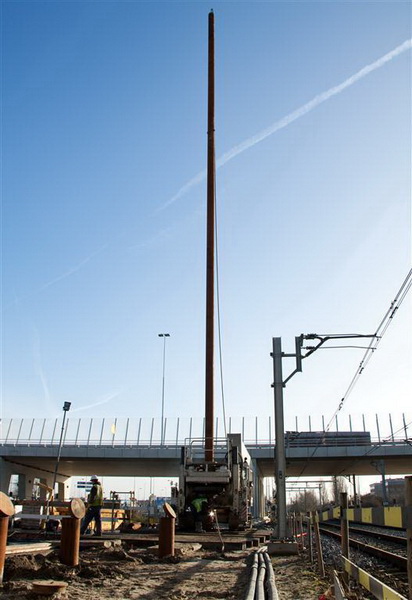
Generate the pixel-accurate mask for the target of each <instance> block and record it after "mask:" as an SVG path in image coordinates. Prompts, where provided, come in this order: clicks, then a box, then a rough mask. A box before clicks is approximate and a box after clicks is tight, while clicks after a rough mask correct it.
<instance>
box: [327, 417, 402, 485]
mask: <svg viewBox="0 0 412 600" xmlns="http://www.w3.org/2000/svg"><path fill="white" fill-rule="evenodd" d="M410 425H412V421H409V423H404V425H403V426H402V427H399V429H397V430H396V431H394V432H393V433H391V434H390V435H388V436H386V438H384V439H383V440H380V441H379V443H378V444H373V445H372V446H371V447H370V448H369V450H367V451H366V452H364V454H362V455H361V456H358V457H357V458H355V459H354V460H353V462H352V463H351V464H350V466H352V465H354V464H355V463H357V462H359V461H360V460H361V459H362V458H364V457H365V456H368V454H370V453H371V452H373V451H374V450H375V449H376V448H379V446H380V445H381V444H385V443H386V442H390V441H391V439H393V437H394V436H395V435H396V434H397V433H399V432H400V431H402V430H403V431H405V434H406V431H407V429H408V427H410ZM403 441H405V442H406V443H407V444H410V443H411V441H410V440H409V438H408V437H406V435H405V440H403ZM344 470H346V469H342V471H340V473H339V475H342V473H343V471H344Z"/></svg>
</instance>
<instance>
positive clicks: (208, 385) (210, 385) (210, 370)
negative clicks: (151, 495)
mask: <svg viewBox="0 0 412 600" xmlns="http://www.w3.org/2000/svg"><path fill="white" fill-rule="evenodd" d="M208 50H209V51H208V109H207V246H206V377H205V460H206V461H213V459H214V426H213V422H214V301H215V194H216V159H215V15H214V14H213V11H210V13H209V49H208Z"/></svg>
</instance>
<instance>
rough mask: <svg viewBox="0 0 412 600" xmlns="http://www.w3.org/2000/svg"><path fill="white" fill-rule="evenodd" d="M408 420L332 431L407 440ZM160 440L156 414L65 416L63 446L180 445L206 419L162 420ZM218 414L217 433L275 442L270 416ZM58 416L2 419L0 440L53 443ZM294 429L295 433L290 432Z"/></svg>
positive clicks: (362, 422) (310, 425)
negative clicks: (53, 417)
mask: <svg viewBox="0 0 412 600" xmlns="http://www.w3.org/2000/svg"><path fill="white" fill-rule="evenodd" d="M410 421H411V419H409V420H408V419H407V417H406V415H405V414H401V415H398V416H397V417H393V416H392V415H391V414H389V415H386V416H385V417H381V416H379V417H378V415H376V416H374V417H373V418H371V417H368V419H366V418H365V416H364V415H362V416H361V418H359V417H358V418H357V422H355V420H354V419H352V417H351V416H350V415H349V419H345V421H344V420H343V419H342V420H341V422H338V420H337V419H336V422H335V424H334V425H335V426H334V428H333V431H336V432H342V431H346V432H352V431H354V432H356V431H368V432H370V434H371V439H372V441H374V442H375V441H377V442H380V443H382V442H385V441H386V442H389V443H391V442H392V443H396V442H405V440H408V439H409V440H410V442H411V443H412V440H411V439H410V437H409V435H410V434H409V432H408V427H409V428H411V424H410ZM163 425H164V427H163V430H164V435H163V443H162V442H161V439H162V436H161V431H162V427H161V419H160V418H159V419H156V418H151V419H150V418H143V417H140V418H139V417H138V418H136V417H134V418H131V417H130V418H127V417H122V418H116V417H113V418H108V417H102V418H83V419H82V418H68V419H67V420H66V426H65V430H64V438H63V445H66V446H73V445H74V446H84V445H86V446H146V447H147V446H160V445H163V446H178V445H182V444H187V443H191V441H192V440H193V439H195V438H201V437H203V438H204V432H205V419H204V418H203V419H202V418H195V417H184V418H172V419H170V418H169V419H168V418H166V419H164V423H163ZM224 425H225V424H224V423H223V421H222V420H221V419H219V418H216V421H215V437H216V439H218V438H222V437H225V436H226V434H227V433H241V434H242V438H243V440H244V442H245V443H246V444H248V445H256V446H259V445H261V444H262V445H267V444H273V443H274V442H275V433H274V419H273V418H272V417H271V416H267V417H229V418H228V419H227V421H226V427H225V426H224ZM293 425H294V427H295V429H294V432H298V431H300V432H305V431H306V432H319V434H321V433H322V432H324V431H325V420H324V418H323V416H322V415H319V416H318V417H317V419H313V418H311V417H309V418H308V420H306V419H305V420H303V419H301V420H300V423H299V420H298V418H297V417H296V418H295V422H294V423H293ZM61 427H62V419H61V418H56V419H38V418H32V419H1V421H0V444H1V445H5V444H8V445H9V444H11V445H29V446H30V445H45V446H46V445H47V446H48V445H57V444H58V443H59V439H60V432H61ZM288 433H293V432H288Z"/></svg>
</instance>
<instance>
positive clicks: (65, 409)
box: [63, 402, 72, 412]
mask: <svg viewBox="0 0 412 600" xmlns="http://www.w3.org/2000/svg"><path fill="white" fill-rule="evenodd" d="M71 405H72V403H71V402H65V403H64V404H63V410H64V411H65V412H67V411H68V410H70V407H71Z"/></svg>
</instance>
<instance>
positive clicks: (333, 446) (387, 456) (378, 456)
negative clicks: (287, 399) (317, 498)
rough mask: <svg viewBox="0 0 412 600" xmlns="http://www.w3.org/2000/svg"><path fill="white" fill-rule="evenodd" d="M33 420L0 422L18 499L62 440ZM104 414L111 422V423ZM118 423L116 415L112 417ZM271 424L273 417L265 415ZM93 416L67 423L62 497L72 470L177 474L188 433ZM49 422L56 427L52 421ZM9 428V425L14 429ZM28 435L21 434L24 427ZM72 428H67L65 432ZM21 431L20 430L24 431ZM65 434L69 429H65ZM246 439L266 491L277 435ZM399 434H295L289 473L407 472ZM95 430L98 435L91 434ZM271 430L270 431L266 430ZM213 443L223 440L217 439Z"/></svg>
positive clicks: (0, 463)
mask: <svg viewBox="0 0 412 600" xmlns="http://www.w3.org/2000/svg"><path fill="white" fill-rule="evenodd" d="M34 421H35V420H34V419H33V420H26V423H24V422H23V420H18V421H16V422H15V423H14V425H13V423H11V424H10V422H8V423H4V424H3V425H5V426H4V433H3V439H1V440H0V489H1V491H3V492H5V493H7V491H8V488H9V482H10V477H11V475H18V476H19V497H20V498H23V497H30V496H31V493H32V488H33V481H34V479H35V478H39V479H40V480H41V481H42V482H44V483H46V484H48V485H50V484H51V483H52V480H53V473H54V470H55V465H56V457H57V452H58V445H59V441H60V440H59V436H58V435H56V432H59V426H60V424H61V423H59V422H58V421H57V420H55V421H54V424H53V421H51V422H50V423H48V427H49V430H47V429H46V426H45V420H40V425H42V426H41V427H40V429H39V430H38V434H37V435H36V436H35V435H33V431H35V422H34ZM110 422H111V421H110V420H109V424H110ZM115 422H116V420H115ZM269 423H270V421H269ZM93 425H96V423H94V422H93V419H89V420H87V421H86V427H84V422H83V428H84V430H85V433H86V435H82V434H81V427H82V420H81V419H79V420H77V421H75V422H74V423H73V420H72V424H71V430H69V428H67V430H66V431H65V435H64V437H63V439H62V442H63V445H62V450H61V458H60V463H59V468H58V477H57V481H58V484H59V494H60V497H63V496H64V489H65V486H64V483H65V481H67V479H68V478H70V477H72V476H88V475H90V474H92V473H97V474H98V475H100V476H115V477H171V478H176V477H177V476H178V475H179V465H180V451H181V450H180V449H181V446H182V445H183V444H184V443H192V442H193V441H194V438H193V437H192V433H193V432H192V427H191V428H190V436H185V437H184V438H183V439H182V437H181V436H179V434H178V431H179V429H178V431H177V434H176V437H175V439H174V440H173V441H171V440H170V439H166V441H165V443H164V444H160V443H159V442H156V440H154V436H153V429H154V427H153V420H152V428H151V437H150V438H149V439H147V438H146V439H144V437H143V436H141V431H142V430H141V423H140V427H139V430H138V435H137V437H134V438H133V439H131V438H132V436H131V435H129V425H130V423H129V420H127V425H126V428H124V427H123V429H121V430H118V429H116V427H115V428H113V424H112V426H111V429H110V431H109V436H108V435H107V431H105V430H104V426H105V420H104V419H103V420H100V421H99V423H98V427H97V429H95V432H94V434H93ZM52 426H53V427H52ZM13 427H14V429H13ZM24 428H26V429H27V433H25V429H24ZM70 431H71V433H70ZM22 432H23V433H22ZM68 432H69V435H68ZM255 433H256V438H255V439H254V440H250V439H249V440H248V439H246V440H245V442H246V446H247V448H248V451H249V453H250V455H251V458H252V460H253V463H254V468H255V473H256V482H255V489H256V493H257V494H259V495H263V478H265V477H273V475H274V467H275V464H274V450H275V446H274V441H272V440H264V441H262V442H260V441H259V439H257V438H258V436H257V428H256V431H255ZM401 433H402V434H403V435H402V436H399V437H396V435H395V434H394V432H392V434H391V435H389V437H388V438H385V439H382V437H379V438H378V439H372V438H371V437H370V435H369V433H367V432H358V433H356V432H352V431H348V432H346V433H344V432H336V433H335V434H334V433H330V432H329V433H328V436H329V437H328V439H327V440H326V441H325V439H324V433H323V432H321V431H320V432H318V433H315V432H310V433H309V432H305V433H304V432H294V433H293V436H291V439H292V442H291V443H287V445H286V446H287V447H286V476H287V477H297V476H304V477H305V478H307V477H312V476H315V477H320V476H332V475H353V474H354V475H375V476H376V475H379V473H381V472H382V470H384V472H385V474H386V475H406V474H411V473H412V439H411V438H410V437H408V431H407V429H406V426H405V428H404V430H403V431H402V432H401ZM96 434H97V435H96ZM269 436H270V429H269ZM216 444H217V447H219V445H220V444H221V440H216Z"/></svg>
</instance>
